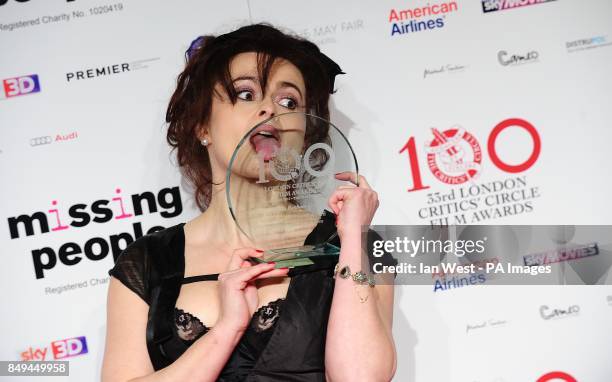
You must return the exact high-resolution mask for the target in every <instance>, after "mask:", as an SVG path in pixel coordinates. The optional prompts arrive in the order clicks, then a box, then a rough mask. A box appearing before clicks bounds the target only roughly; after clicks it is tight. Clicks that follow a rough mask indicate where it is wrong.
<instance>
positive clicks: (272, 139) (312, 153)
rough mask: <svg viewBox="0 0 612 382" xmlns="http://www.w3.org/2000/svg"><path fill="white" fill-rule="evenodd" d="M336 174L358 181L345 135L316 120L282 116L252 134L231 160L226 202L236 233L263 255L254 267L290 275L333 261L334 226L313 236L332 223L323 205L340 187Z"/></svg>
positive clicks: (303, 115) (336, 251)
mask: <svg viewBox="0 0 612 382" xmlns="http://www.w3.org/2000/svg"><path fill="white" fill-rule="evenodd" d="M343 171H351V172H355V173H357V172H358V166H357V158H356V157H355V153H354V151H353V149H352V147H351V145H350V144H349V142H348V140H347V139H346V137H345V136H344V134H342V132H341V131H340V130H339V129H338V128H337V127H336V126H334V125H333V124H332V123H331V122H329V121H327V120H325V119H323V118H320V117H317V116H315V115H311V114H306V113H302V112H289V113H284V114H279V115H277V116H274V117H271V118H269V119H267V120H265V121H263V122H260V123H258V124H257V125H255V126H254V127H252V128H251V129H250V130H249V131H248V132H247V133H246V135H244V137H243V138H242V139H241V140H240V142H239V143H238V146H237V147H236V149H235V150H234V153H233V155H232V157H231V159H230V162H229V166H228V170H227V174H226V197H227V201H228V204H229V209H230V212H231V214H232V217H233V218H234V221H235V222H236V224H237V225H238V227H239V229H240V230H241V231H242V233H243V234H244V235H245V236H246V237H247V238H248V239H249V241H250V242H251V244H252V245H253V246H254V247H255V248H261V249H263V250H264V253H263V256H261V257H260V258H253V259H254V260H256V261H264V262H270V261H274V262H276V263H277V265H276V266H277V267H296V266H302V265H309V264H313V258H315V257H317V256H338V255H339V253H340V248H339V247H338V246H336V245H333V244H331V241H332V239H334V238H335V239H337V233H336V230H335V226H334V227H333V229H332V230H331V231H330V230H323V231H324V234H313V232H314V231H315V230H316V229H317V227H318V226H319V225H320V224H321V223H323V222H324V219H323V217H324V216H326V215H332V216H333V212H331V211H330V208H329V206H328V200H329V197H330V196H331V194H332V193H333V192H334V191H335V189H336V188H337V187H338V186H339V185H342V184H345V183H346V182H345V181H340V180H337V179H336V178H335V174H336V173H339V172H343ZM327 220H329V219H327ZM331 221H332V225H333V221H334V220H331ZM313 238H314V241H313ZM307 239H309V240H307ZM307 242H308V243H307Z"/></svg>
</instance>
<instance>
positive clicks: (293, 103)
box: [279, 97, 298, 110]
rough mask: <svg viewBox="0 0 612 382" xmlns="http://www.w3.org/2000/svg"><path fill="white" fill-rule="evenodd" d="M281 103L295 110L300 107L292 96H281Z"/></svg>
mask: <svg viewBox="0 0 612 382" xmlns="http://www.w3.org/2000/svg"><path fill="white" fill-rule="evenodd" d="M279 105H281V106H282V107H286V108H287V109H291V110H294V109H296V108H297V107H298V103H297V101H296V100H294V99H293V98H291V97H283V98H281V100H280V102H279Z"/></svg>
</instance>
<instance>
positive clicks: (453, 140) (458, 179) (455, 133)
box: [425, 125, 482, 184]
mask: <svg viewBox="0 0 612 382" xmlns="http://www.w3.org/2000/svg"><path fill="white" fill-rule="evenodd" d="M431 131H432V133H433V136H434V138H433V139H432V140H431V142H429V143H427V144H426V147H425V149H426V151H427V165H428V166H429V169H430V170H431V172H432V174H433V175H434V176H435V177H436V178H438V179H439V180H440V181H441V182H443V183H446V184H461V183H465V182H467V181H468V180H471V179H475V178H477V177H478V176H479V175H480V170H481V167H482V150H481V148H480V144H479V143H478V140H477V139H476V138H475V137H474V136H473V135H472V134H470V133H469V132H467V131H466V130H465V129H464V128H463V127H461V126H458V125H456V126H453V127H451V128H450V129H448V130H446V131H439V130H438V129H436V128H432V129H431Z"/></svg>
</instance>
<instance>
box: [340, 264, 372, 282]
mask: <svg viewBox="0 0 612 382" xmlns="http://www.w3.org/2000/svg"><path fill="white" fill-rule="evenodd" d="M336 276H340V278H343V279H348V278H349V277H350V278H352V279H353V281H354V282H356V283H357V284H359V285H365V284H367V285H369V286H370V287H371V288H374V285H376V282H375V281H374V277H373V276H372V275H370V274H365V273H364V272H362V271H358V272H355V273H354V274H351V268H349V266H348V265H345V266H343V267H342V268H340V264H339V263H336V266H335V267H334V278H336Z"/></svg>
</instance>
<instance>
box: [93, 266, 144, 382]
mask: <svg viewBox="0 0 612 382" xmlns="http://www.w3.org/2000/svg"><path fill="white" fill-rule="evenodd" d="M106 309H107V313H106V314H107V319H106V346H105V350H104V361H103V364H102V380H103V381H122V380H128V379H131V378H136V377H140V376H143V375H147V374H150V373H152V372H153V365H152V364H151V361H150V359H149V354H148V351H147V346H146V337H145V333H146V326H147V314H148V311H149V306H148V305H147V303H146V302H145V301H144V300H143V299H142V298H140V297H139V296H138V295H137V294H135V293H134V292H133V291H132V290H130V289H129V288H128V287H126V286H125V285H124V284H123V283H121V282H120V281H119V280H117V279H116V278H114V277H111V281H110V284H109V289H108V299H107V308H106Z"/></svg>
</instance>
